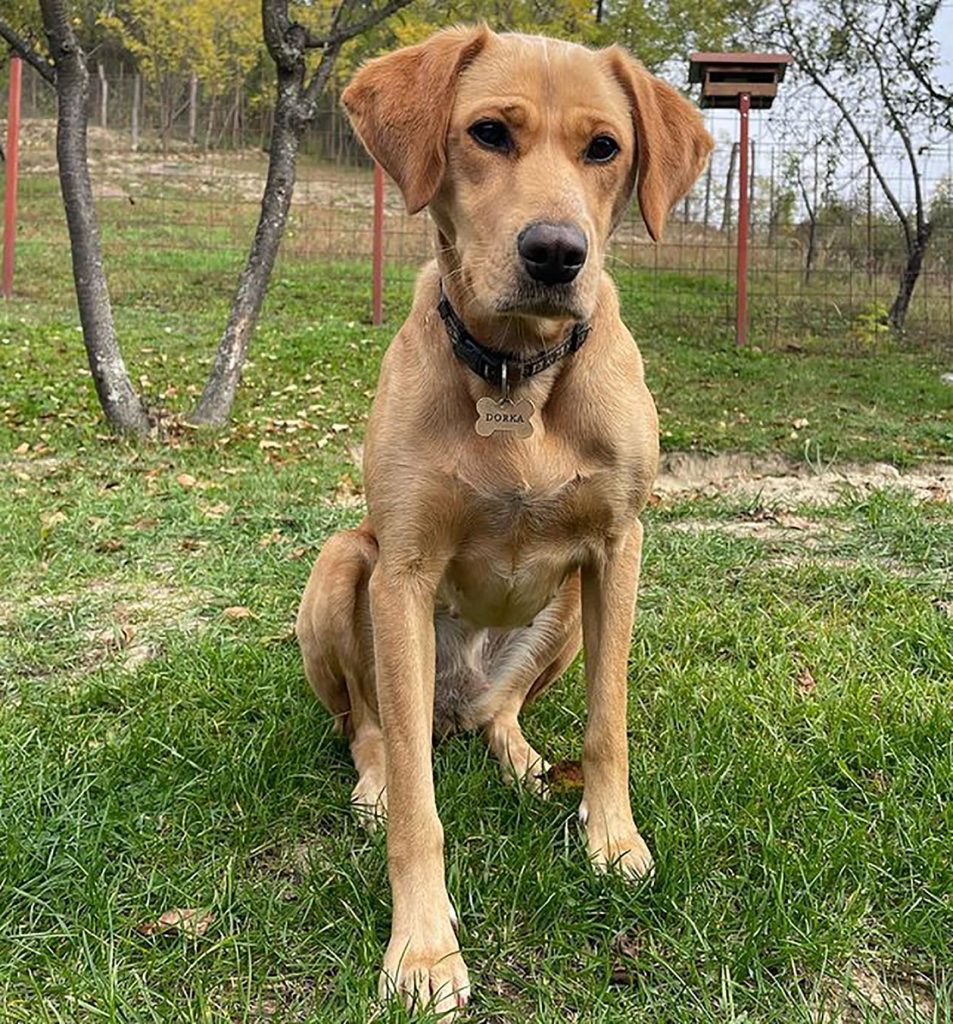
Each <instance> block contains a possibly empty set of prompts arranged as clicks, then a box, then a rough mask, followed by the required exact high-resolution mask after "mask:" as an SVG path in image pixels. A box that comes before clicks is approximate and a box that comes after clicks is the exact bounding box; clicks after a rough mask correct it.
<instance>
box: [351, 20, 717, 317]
mask: <svg viewBox="0 0 953 1024" xmlns="http://www.w3.org/2000/svg"><path fill="white" fill-rule="evenodd" d="M343 99H344V105H345V107H346V108H347V111H348V114H349V115H350V118H351V121H352V123H353V124H354V127H355V129H356V130H357V133H358V135H359V136H360V137H361V140H362V141H363V142H364V144H365V146H366V147H367V149H368V150H369V152H370V153H371V155H372V156H373V157H374V158H375V159H376V160H378V161H379V162H380V163H381V164H382V165H383V167H384V169H385V170H386V171H387V172H388V173H389V174H390V175H391V176H392V177H393V178H394V180H395V181H396V182H397V184H398V185H399V186H400V188H401V191H402V192H403V195H404V199H405V201H406V203H407V208H408V210H410V212H412V213H414V212H416V211H417V210H420V209H422V208H423V207H424V206H427V205H429V206H430V211H431V214H432V216H433V218H434V221H435V222H436V224H437V227H438V229H439V231H440V233H441V236H442V243H443V245H444V246H445V248H446V250H447V257H448V259H449V260H450V263H451V268H452V269H453V271H455V272H456V273H458V274H459V275H460V277H461V279H462V283H463V285H464V288H465V290H466V294H467V296H468V298H469V300H470V301H471V302H472V303H474V305H475V307H476V310H475V311H477V312H479V313H481V314H483V315H494V314H516V315H520V314H522V315H527V316H543V317H573V318H576V319H585V318H587V317H588V316H589V315H590V314H591V312H592V308H593V305H594V303H595V297H596V292H597V288H598V281H599V276H600V273H601V270H602V263H603V256H604V252H605V248H606V243H607V241H608V239H609V236H610V234H611V233H612V230H613V229H614V227H615V226H616V224H617V223H618V221H619V220H620V219H621V217H622V215H623V212H624V211H625V208H626V206H627V204H628V202H629V199H630V197H631V194H632V191H633V190H634V189H635V190H637V192H638V199H639V205H640V207H641V210H642V217H643V219H644V221H645V224H646V227H647V228H648V231H649V233H650V234H651V236H652V237H653V238H655V239H658V238H659V237H660V235H661V233H662V228H663V226H664V222H665V217H666V215H667V214H668V211H669V210H670V209H671V207H672V205H673V204H674V203H675V202H677V201H678V199H680V198H681V197H682V196H683V195H684V194H685V193H686V192H687V191H688V189H689V188H691V185H692V183H693V182H694V181H695V179H696V177H697V176H698V174H699V173H700V172H701V170H702V168H703V167H704V165H705V161H706V159H707V156H708V153H709V152H710V150H711V147H712V140H711V137H710V136H709V134H708V132H707V131H705V128H704V127H703V125H702V121H701V117H700V116H699V113H698V111H697V110H696V108H695V107H694V106H693V105H692V104H691V103H689V102H688V101H687V100H685V99H684V98H683V97H682V96H680V95H679V93H678V92H676V91H675V89H673V88H672V87H671V86H669V85H667V84H666V83H665V82H662V81H660V80H659V79H658V78H655V77H654V76H653V75H651V74H649V72H648V71H646V70H645V68H644V67H642V65H641V64H639V63H638V61H636V60H634V59H633V58H632V57H630V56H629V55H628V54H627V53H626V52H625V51H624V50H622V49H620V48H619V47H610V48H609V49H606V50H589V49H587V48H585V47H583V46H578V45H576V44H573V43H565V42H560V41H558V40H555V39H547V38H543V37H539V36H524V35H516V34H512V35H511V34H503V35H497V34H496V33H494V32H491V31H490V30H489V29H488V28H486V27H485V26H480V27H475V28H453V29H448V30H446V31H443V32H438V33H437V34H436V35H434V36H432V37H431V38H430V39H428V40H427V41H426V42H423V43H420V44H419V45H417V46H409V47H406V48H404V49H402V50H397V51H396V52H394V53H390V54H387V55H386V56H384V57H379V58H377V59H376V60H372V61H370V62H369V63H367V64H365V65H364V66H363V67H362V68H361V69H360V70H359V71H358V72H357V74H356V75H355V76H354V79H353V80H352V82H351V84H350V85H349V86H348V88H347V89H346V90H345V92H344V97H343Z"/></svg>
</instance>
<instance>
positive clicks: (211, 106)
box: [205, 93, 218, 152]
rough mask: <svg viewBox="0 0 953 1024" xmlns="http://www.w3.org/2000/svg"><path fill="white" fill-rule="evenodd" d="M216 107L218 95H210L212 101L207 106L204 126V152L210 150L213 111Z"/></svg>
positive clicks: (213, 124)
mask: <svg viewBox="0 0 953 1024" xmlns="http://www.w3.org/2000/svg"><path fill="white" fill-rule="evenodd" d="M217 106H218V94H217V93H213V94H212V100H211V102H210V103H209V105H208V122H207V123H206V125H205V150H206V152H208V150H210V149H211V148H212V130H213V129H214V127H215V109H216V107H217Z"/></svg>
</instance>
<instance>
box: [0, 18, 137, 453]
mask: <svg viewBox="0 0 953 1024" xmlns="http://www.w3.org/2000/svg"><path fill="white" fill-rule="evenodd" d="M68 6H69V5H68V4H67V3H66V0H40V14H41V16H42V19H43V31H44V33H45V35H46V40H47V46H48V47H49V53H50V57H49V58H47V57H46V56H45V55H43V54H42V53H40V52H39V51H38V50H37V49H35V48H34V47H33V45H32V43H31V42H30V41H29V40H28V39H27V38H26V37H25V36H22V35H20V34H19V33H18V32H16V31H15V30H14V29H13V28H12V27H11V26H10V25H9V24H8V23H7V22H2V21H0V35H2V36H3V38H4V39H5V40H6V41H7V42H8V43H9V44H10V45H11V47H12V48H13V49H14V50H15V51H16V52H17V53H18V54H20V55H21V56H22V57H23V59H24V60H26V61H27V62H28V63H29V64H30V66H31V67H33V68H34V69H35V70H36V71H38V72H39V74H40V75H42V77H43V78H44V79H45V80H46V81H47V82H48V83H50V84H51V85H52V86H53V87H54V88H55V89H56V100H57V117H56V160H57V165H58V168H59V179H60V191H61V192H62V195H63V206H64V207H65V210H66V224H67V228H68V230H69V238H70V253H71V256H72V262H73V282H74V284H75V287H76V300H77V304H78V305H79V318H80V323H81V324H82V328H83V343H84V344H85V346H86V356H87V359H88V360H89V369H90V372H91V374H92V377H93V384H94V385H95V387H96V393H97V395H98V396H99V402H100V405H102V407H103V412H104V413H105V414H106V419H107V420H108V421H109V423H110V425H111V426H112V427H114V428H115V429H116V430H121V431H125V432H129V433H135V434H145V433H147V432H148V430H149V428H150V426H151V423H150V420H149V416H148V414H147V412H146V408H145V406H144V405H143V403H142V400H141V399H140V397H139V395H138V394H137V393H136V391H135V388H133V386H132V381H131V380H130V379H129V374H128V372H127V371H126V364H125V362H124V361H123V358H122V353H121V352H120V350H119V342H118V339H117V337H116V325H115V322H114V320H113V314H112V303H111V302H110V300H109V288H108V285H107V283H106V274H105V271H104V269H103V251H102V244H101V242H100V238H99V224H98V222H97V219H96V206H95V203H94V202H93V188H92V183H91V182H90V178H89V164H88V161H87V145H86V127H87V118H88V113H87V111H88V104H89V71H88V69H87V66H86V55H85V54H84V53H83V48H82V47H81V46H80V44H79V42H78V40H77V38H76V33H75V32H74V30H73V22H72V18H71V14H70V11H69V10H68Z"/></svg>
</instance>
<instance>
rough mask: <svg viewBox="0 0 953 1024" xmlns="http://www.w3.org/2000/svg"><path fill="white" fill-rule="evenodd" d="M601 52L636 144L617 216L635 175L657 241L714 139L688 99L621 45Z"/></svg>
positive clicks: (703, 165)
mask: <svg viewBox="0 0 953 1024" xmlns="http://www.w3.org/2000/svg"><path fill="white" fill-rule="evenodd" d="M607 52H608V56H609V60H610V62H611V67H612V72H613V74H614V75H615V76H616V78H617V80H618V81H619V83H620V85H621V86H622V88H623V89H624V90H625V92H626V95H627V96H628V97H629V106H630V108H631V110H632V124H633V126H634V128H635V141H636V149H637V152H636V155H635V160H634V161H633V165H632V171H631V174H630V177H629V185H628V190H627V193H626V194H625V195H624V197H623V198H622V200H621V202H620V204H619V205H620V209H619V210H618V211H617V215H621V207H623V206H624V205H625V204H626V203H628V200H629V196H630V195H631V194H632V188H633V187H634V186H635V183H636V180H638V195H639V207H640V208H641V210H642V219H643V220H644V221H645V226H646V227H647V228H648V231H649V234H650V235H651V236H652V238H653V239H654V240H655V241H658V240H659V238H661V236H662V229H663V228H664V227H665V218H666V217H667V216H668V212H669V210H671V208H672V207H673V206H674V205H675V203H677V202H678V200H679V199H681V198H682V196H684V195H685V193H686V192H688V190H689V189H690V188H691V187H692V185H693V184H694V182H695V179H696V178H697V177H698V175H699V174H701V172H702V170H703V169H704V167H705V164H706V162H707V160H708V154H709V153H710V152H711V150H712V147H713V146H714V140H713V139H712V137H711V135H709V134H708V132H707V131H706V130H705V126H704V124H703V123H702V118H701V114H700V113H699V110H698V108H697V107H696V106H695V105H694V104H693V103H690V102H689V101H688V100H686V99H685V98H684V96H682V95H681V94H680V93H679V92H678V91H677V90H675V89H673V88H672V86H670V85H669V84H668V83H667V82H663V81H662V80H661V79H659V78H656V77H655V75H652V74H650V73H649V72H648V71H646V69H645V68H644V67H643V66H642V65H641V64H640V63H639V62H638V61H637V60H635V59H634V58H633V57H631V56H630V55H629V54H628V53H626V51H625V50H623V49H622V48H621V47H619V46H612V47H610V48H609V50H608V51H607Z"/></svg>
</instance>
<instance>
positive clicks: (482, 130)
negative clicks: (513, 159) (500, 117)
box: [469, 119, 512, 152]
mask: <svg viewBox="0 0 953 1024" xmlns="http://www.w3.org/2000/svg"><path fill="white" fill-rule="evenodd" d="M469 131H470V135H471V136H472V137H473V138H474V139H476V141H477V142H479V143H480V145H481V146H485V147H486V148H487V149H499V150H502V151H503V152H506V151H507V150H509V149H510V148H511V146H512V139H510V133H509V130H508V129H507V127H506V125H505V124H503V122H502V121H491V120H489V119H487V120H485V121H477V122H476V124H471V125H470V128H469Z"/></svg>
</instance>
